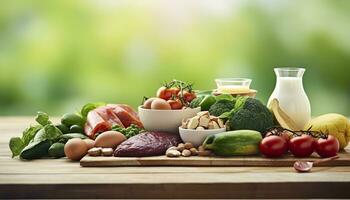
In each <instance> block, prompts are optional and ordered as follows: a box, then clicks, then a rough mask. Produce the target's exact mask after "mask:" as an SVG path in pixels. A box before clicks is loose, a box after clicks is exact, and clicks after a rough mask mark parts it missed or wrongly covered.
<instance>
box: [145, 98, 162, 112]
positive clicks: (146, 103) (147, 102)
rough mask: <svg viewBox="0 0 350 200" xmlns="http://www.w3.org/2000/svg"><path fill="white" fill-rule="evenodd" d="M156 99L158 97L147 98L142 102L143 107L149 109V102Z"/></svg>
mask: <svg viewBox="0 0 350 200" xmlns="http://www.w3.org/2000/svg"><path fill="white" fill-rule="evenodd" d="M156 99H159V98H156V97H151V98H149V99H147V100H146V101H145V102H143V108H145V109H151V104H152V102H153V101H154V100H156Z"/></svg>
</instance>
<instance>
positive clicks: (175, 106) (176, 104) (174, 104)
mask: <svg viewBox="0 0 350 200" xmlns="http://www.w3.org/2000/svg"><path fill="white" fill-rule="evenodd" d="M168 103H169V104H170V107H171V109H172V110H179V109H181V108H182V103H181V101H180V100H179V99H176V100H173V99H170V100H168Z"/></svg>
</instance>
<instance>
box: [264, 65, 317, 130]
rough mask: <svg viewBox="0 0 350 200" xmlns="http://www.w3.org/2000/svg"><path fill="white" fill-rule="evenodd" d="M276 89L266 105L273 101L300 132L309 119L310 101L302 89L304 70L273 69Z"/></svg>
mask: <svg viewBox="0 0 350 200" xmlns="http://www.w3.org/2000/svg"><path fill="white" fill-rule="evenodd" d="M274 70H275V73H276V77H277V78H276V87H275V90H274V91H273V93H272V95H271V96H270V99H269V102H268V105H270V102H271V101H272V100H273V99H275V98H276V99H277V100H278V101H279V105H280V107H281V109H282V110H284V111H285V113H286V114H288V115H289V117H290V118H292V119H293V120H294V122H295V124H296V125H297V127H298V128H299V129H300V130H302V129H303V128H304V126H305V125H306V124H307V123H308V122H309V120H310V118H311V108H310V101H309V99H308V97H307V95H306V93H305V90H304V87H303V75H304V72H305V69H304V68H275V69H274Z"/></svg>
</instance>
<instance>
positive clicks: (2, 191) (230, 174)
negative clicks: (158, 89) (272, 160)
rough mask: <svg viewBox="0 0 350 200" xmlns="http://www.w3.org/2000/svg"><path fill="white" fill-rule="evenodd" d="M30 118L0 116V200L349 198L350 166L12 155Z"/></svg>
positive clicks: (32, 119) (32, 120) (30, 121)
mask: <svg viewBox="0 0 350 200" xmlns="http://www.w3.org/2000/svg"><path fill="white" fill-rule="evenodd" d="M30 123H34V118H33V117H0V135H1V137H0V199H9V198H199V199H203V198H214V199H216V198H327V197H328V198H350V189H349V188H350V166H348V167H317V168H315V169H314V170H313V172H312V173H305V174H300V173H296V172H295V171H294V169H293V168H292V167H104V168H102V167H99V168H94V167H89V168H83V167H80V165H79V162H71V161H68V160H67V159H40V160H34V161H20V160H19V159H12V158H11V152H10V150H9V147H8V142H9V139H10V137H13V136H20V135H21V134H22V130H23V129H25V128H26V127H28V125H29V124H30Z"/></svg>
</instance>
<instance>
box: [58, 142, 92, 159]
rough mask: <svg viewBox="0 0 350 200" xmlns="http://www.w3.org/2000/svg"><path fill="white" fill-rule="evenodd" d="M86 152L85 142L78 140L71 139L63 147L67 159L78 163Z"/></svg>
mask: <svg viewBox="0 0 350 200" xmlns="http://www.w3.org/2000/svg"><path fill="white" fill-rule="evenodd" d="M87 151H88V147H87V144H86V142H84V141H83V140H82V139H80V138H73V139H70V140H68V142H67V143H66V144H65V145H64V153H65V154H66V156H67V158H69V159H71V160H75V161H78V160H80V159H81V158H82V157H84V156H85V155H86V153H87Z"/></svg>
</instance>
